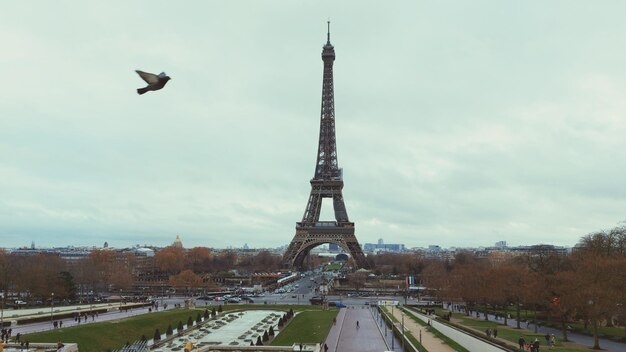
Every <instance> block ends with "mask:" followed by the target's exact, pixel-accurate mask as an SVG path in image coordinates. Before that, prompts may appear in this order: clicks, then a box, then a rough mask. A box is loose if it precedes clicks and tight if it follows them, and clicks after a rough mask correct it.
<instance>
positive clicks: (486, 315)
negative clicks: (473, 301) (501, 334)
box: [484, 302, 489, 320]
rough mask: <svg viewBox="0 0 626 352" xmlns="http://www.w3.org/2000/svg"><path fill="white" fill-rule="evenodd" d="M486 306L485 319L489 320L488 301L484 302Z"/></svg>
mask: <svg viewBox="0 0 626 352" xmlns="http://www.w3.org/2000/svg"><path fill="white" fill-rule="evenodd" d="M484 306H485V311H484V313H485V320H489V315H488V314H489V313H488V312H487V302H484Z"/></svg>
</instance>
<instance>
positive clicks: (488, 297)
mask: <svg viewBox="0 0 626 352" xmlns="http://www.w3.org/2000/svg"><path fill="white" fill-rule="evenodd" d="M422 279H423V281H424V283H425V284H426V285H427V286H428V287H429V288H433V289H434V290H433V292H434V293H435V294H436V295H437V296H439V298H440V299H441V300H442V301H448V302H464V304H465V307H466V310H467V313H468V314H469V310H470V309H471V310H474V311H478V310H481V311H483V314H484V315H483V316H484V319H488V315H487V312H488V311H489V310H491V311H494V310H495V309H508V308H509V307H515V308H516V314H515V315H516V320H517V327H518V328H519V327H520V326H519V324H520V309H521V307H524V309H526V310H532V311H534V313H535V316H536V315H537V314H543V315H544V317H545V318H547V319H553V320H555V321H558V322H559V323H560V326H561V329H562V333H563V338H564V339H565V340H567V326H568V324H571V323H572V322H577V321H580V322H582V323H584V324H590V325H591V328H592V331H593V335H594V348H599V341H598V326H599V325H600V324H604V325H608V326H612V325H614V324H620V325H626V311H625V309H624V308H625V306H626V290H625V288H626V227H617V228H614V229H611V230H609V231H600V232H597V233H593V234H590V235H588V236H585V237H583V238H582V239H581V240H580V242H579V244H578V245H577V246H576V247H575V248H574V250H573V252H572V254H571V255H561V254H557V253H555V252H553V251H550V250H547V249H542V248H541V247H538V248H537V249H536V250H534V251H531V252H529V253H528V254H526V255H523V256H517V257H512V258H508V259H502V258H498V260H494V259H493V258H491V259H490V258H478V257H476V256H474V255H472V254H469V253H461V254H458V255H457V256H456V258H455V259H454V261H433V262H430V263H428V265H427V266H426V267H425V269H424V270H423V272H422ZM504 318H505V319H506V314H505V316H504ZM536 327H537V325H536V324H535V329H536Z"/></svg>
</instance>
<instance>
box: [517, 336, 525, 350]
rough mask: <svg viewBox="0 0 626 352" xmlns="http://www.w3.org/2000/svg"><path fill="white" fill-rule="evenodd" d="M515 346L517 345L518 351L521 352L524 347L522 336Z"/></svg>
mask: <svg viewBox="0 0 626 352" xmlns="http://www.w3.org/2000/svg"><path fill="white" fill-rule="evenodd" d="M517 344H518V345H519V349H520V350H523V349H524V345H526V340H524V338H523V337H522V336H520V338H519V340H517Z"/></svg>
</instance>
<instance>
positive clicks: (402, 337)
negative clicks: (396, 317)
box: [400, 311, 404, 351]
mask: <svg viewBox="0 0 626 352" xmlns="http://www.w3.org/2000/svg"><path fill="white" fill-rule="evenodd" d="M400 313H401V314H402V350H403V351H404V312H402V311H400Z"/></svg>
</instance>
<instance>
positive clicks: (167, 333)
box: [165, 324, 174, 336]
mask: <svg viewBox="0 0 626 352" xmlns="http://www.w3.org/2000/svg"><path fill="white" fill-rule="evenodd" d="M173 333H174V331H172V324H169V325H168V326H167V330H165V336H170V335H172V334H173Z"/></svg>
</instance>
